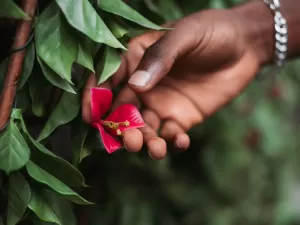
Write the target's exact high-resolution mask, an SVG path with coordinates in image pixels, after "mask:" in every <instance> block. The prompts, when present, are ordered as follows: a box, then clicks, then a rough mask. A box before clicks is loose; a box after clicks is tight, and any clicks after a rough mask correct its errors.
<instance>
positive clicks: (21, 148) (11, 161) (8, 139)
mask: <svg viewBox="0 0 300 225" xmlns="http://www.w3.org/2000/svg"><path fill="white" fill-rule="evenodd" d="M29 157H30V149H29V148H28V145H27V143H26V142H25V140H24V138H23V136H22V134H21V132H20V131H19V129H18V127H17V126H16V124H15V123H14V122H13V121H12V120H11V121H10V122H9V124H8V126H7V128H6V129H5V130H4V132H3V133H1V134H0V169H2V170H4V171H5V172H6V173H7V174H9V173H10V172H12V171H15V170H18V169H21V168H22V167H23V166H25V164H26V163H27V162H28V161H29Z"/></svg>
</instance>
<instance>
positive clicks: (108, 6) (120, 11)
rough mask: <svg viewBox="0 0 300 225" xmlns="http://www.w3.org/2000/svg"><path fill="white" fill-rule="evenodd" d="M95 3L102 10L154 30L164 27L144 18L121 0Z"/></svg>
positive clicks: (101, 0)
mask: <svg viewBox="0 0 300 225" xmlns="http://www.w3.org/2000/svg"><path fill="white" fill-rule="evenodd" d="M97 3H98V5H99V7H100V8H101V9H102V10H104V11H106V12H110V13H113V14H115V15H118V16H121V17H123V18H125V19H127V20H130V21H132V22H135V23H137V24H139V25H141V26H143V27H146V28H150V29H154V30H164V29H165V28H162V27H160V26H157V25H156V24H154V23H152V22H151V21H150V20H148V19H146V18H145V17H144V16H142V15H141V14H140V13H138V12H137V11H135V10H134V9H132V8H131V7H130V6H128V5H127V4H126V3H125V2H123V1H121V0H107V1H103V0H97Z"/></svg>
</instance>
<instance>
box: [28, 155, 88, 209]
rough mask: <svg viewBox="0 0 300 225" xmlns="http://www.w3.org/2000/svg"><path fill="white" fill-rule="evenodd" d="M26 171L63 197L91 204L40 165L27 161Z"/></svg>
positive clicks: (78, 202)
mask: <svg viewBox="0 0 300 225" xmlns="http://www.w3.org/2000/svg"><path fill="white" fill-rule="evenodd" d="M26 169H27V172H28V174H29V176H31V177H32V178H33V179H35V180H36V181H38V182H40V183H42V184H45V185H47V186H48V187H50V188H51V189H52V190H54V191H55V192H57V193H58V194H60V195H62V196H63V197H64V198H66V199H68V200H70V201H72V202H74V203H76V204H81V205H89V204H92V203H90V202H88V201H87V200H85V199H84V198H82V197H81V196H80V195H78V194H77V193H76V192H74V191H73V190H72V189H70V188H69V187H68V186H66V185H65V184H64V183H62V182H61V181H60V180H58V179H57V178H55V177H54V176H52V175H51V174H50V173H48V172H47V171H45V170H43V169H42V168H41V167H39V166H38V165H36V164H35V163H33V162H32V161H29V162H28V163H27V165H26Z"/></svg>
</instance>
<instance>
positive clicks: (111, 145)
mask: <svg viewBox="0 0 300 225" xmlns="http://www.w3.org/2000/svg"><path fill="white" fill-rule="evenodd" d="M92 126H93V127H95V128H97V129H98V130H99V132H100V136H101V139H102V143H103V145H104V147H105V149H106V151H107V152H108V153H113V152H115V151H117V150H118V149H120V148H121V147H122V143H121V142H120V141H118V140H116V139H115V138H114V137H112V136H111V135H109V134H108V133H106V132H105V130H104V128H103V127H102V125H101V124H99V123H93V124H92Z"/></svg>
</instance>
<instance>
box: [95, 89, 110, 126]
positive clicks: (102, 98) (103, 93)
mask: <svg viewBox="0 0 300 225" xmlns="http://www.w3.org/2000/svg"><path fill="white" fill-rule="evenodd" d="M90 91H91V110H92V121H93V122H98V121H100V120H101V117H103V116H104V114H105V113H107V112H108V110H109V109H110V107H111V104H112V98H113V94H112V92H111V91H110V90H109V89H106V88H91V89H90Z"/></svg>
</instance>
